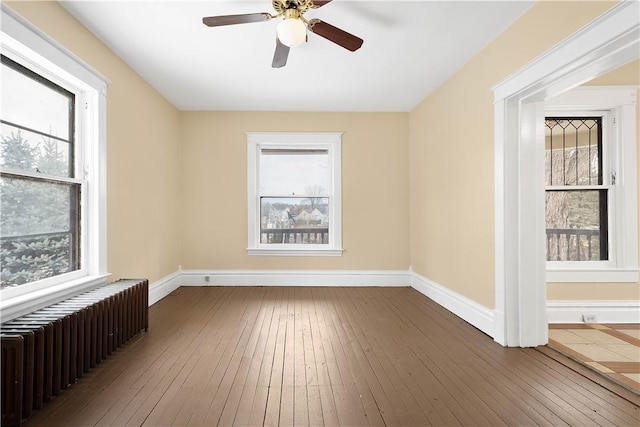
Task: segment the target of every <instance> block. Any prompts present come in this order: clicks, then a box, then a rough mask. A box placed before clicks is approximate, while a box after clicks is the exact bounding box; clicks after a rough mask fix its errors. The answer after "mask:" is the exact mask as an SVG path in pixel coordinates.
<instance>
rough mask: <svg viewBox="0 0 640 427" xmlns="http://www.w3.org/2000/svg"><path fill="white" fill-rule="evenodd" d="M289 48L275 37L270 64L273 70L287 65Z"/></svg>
mask: <svg viewBox="0 0 640 427" xmlns="http://www.w3.org/2000/svg"><path fill="white" fill-rule="evenodd" d="M290 49H291V48H290V47H289V46H287V45H285V44H282V42H281V41H280V40H279V39H278V38H277V37H276V51H275V52H274V53H273V62H272V63H271V67H273V68H282V67H284V66H285V65H287V58H288V57H289V50H290Z"/></svg>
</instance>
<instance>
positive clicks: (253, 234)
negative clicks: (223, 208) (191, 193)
mask: <svg viewBox="0 0 640 427" xmlns="http://www.w3.org/2000/svg"><path fill="white" fill-rule="evenodd" d="M341 141H342V139H341V134H340V133H335V132H323V133H311V132H310V133H276V132H251V133H248V134H247V143H248V145H247V147H248V150H247V152H248V199H249V200H248V206H249V210H248V227H249V228H248V236H249V241H248V253H249V254H250V255H286V256H327V255H328V256H336V255H340V254H341V253H342V238H341V182H340V178H341V173H340V172H341V167H340V164H341V162H340V154H341Z"/></svg>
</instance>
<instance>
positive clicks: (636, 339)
mask: <svg viewBox="0 0 640 427" xmlns="http://www.w3.org/2000/svg"><path fill="white" fill-rule="evenodd" d="M549 346H550V347H552V348H554V349H556V350H558V351H560V352H562V353H563V354H566V355H567V356H569V357H571V358H572V359H574V360H577V361H579V362H581V363H584V364H585V365H586V366H589V367H590V368H592V369H594V370H595V371H597V372H599V373H601V374H602V375H604V376H606V377H608V378H610V379H612V380H613V381H616V382H617V383H618V384H621V385H623V386H626V387H628V388H629V389H630V390H633V391H634V392H636V393H638V394H640V324H610V325H602V324H564V325H561V324H554V325H549Z"/></svg>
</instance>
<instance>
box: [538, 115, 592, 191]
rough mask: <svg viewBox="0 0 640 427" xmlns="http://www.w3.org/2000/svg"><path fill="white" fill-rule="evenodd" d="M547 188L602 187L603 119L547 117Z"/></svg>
mask: <svg viewBox="0 0 640 427" xmlns="http://www.w3.org/2000/svg"><path fill="white" fill-rule="evenodd" d="M545 125H546V126H545V185H547V186H557V185H601V184H602V155H601V148H602V144H601V140H602V118H600V117H584V118H562V117H547V119H546V120H545Z"/></svg>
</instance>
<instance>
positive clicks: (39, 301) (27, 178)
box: [0, 5, 108, 321]
mask: <svg viewBox="0 0 640 427" xmlns="http://www.w3.org/2000/svg"><path fill="white" fill-rule="evenodd" d="M0 46H1V48H2V61H1V65H0V73H1V79H0V80H1V82H2V83H1V84H2V87H1V92H0V103H1V104H2V110H1V111H0V203H1V204H2V209H1V213H0V243H1V246H0V249H1V252H0V266H1V276H0V279H1V284H0V296H1V298H0V315H1V320H2V321H4V320H7V319H11V318H14V317H16V316H19V315H21V314H24V313H28V312H30V311H33V310H34V309H36V308H39V307H42V306H43V305H46V304H50V303H51V302H53V301H57V300H59V299H62V298H64V297H66V296H68V295H72V294H75V293H77V292H81V291H82V290H85V289H90V288H92V287H95V286H97V285H99V284H101V283H104V282H105V278H106V277H107V276H108V274H107V272H106V87H107V83H106V82H107V80H106V79H105V78H104V77H103V76H102V75H100V74H99V73H97V72H96V71H95V70H93V69H92V68H90V67H89V66H88V65H87V64H85V63H84V62H82V61H81V60H79V59H78V58H76V57H75V56H74V55H72V54H71V53H69V52H68V51H67V50H66V49H65V48H64V47H62V46H60V45H58V44H57V43H56V42H55V41H53V40H52V39H51V38H50V37H48V36H47V35H45V34H44V33H42V32H41V31H40V30H39V29H38V28H36V27H34V26H33V25H31V24H30V23H29V22H28V21H26V20H25V19H24V18H22V17H21V16H20V15H18V14H16V13H15V12H14V11H13V10H11V9H10V8H8V7H5V6H4V5H2V29H1V31H0Z"/></svg>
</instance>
